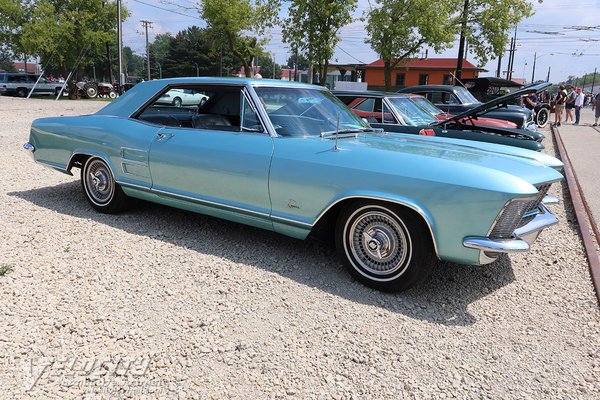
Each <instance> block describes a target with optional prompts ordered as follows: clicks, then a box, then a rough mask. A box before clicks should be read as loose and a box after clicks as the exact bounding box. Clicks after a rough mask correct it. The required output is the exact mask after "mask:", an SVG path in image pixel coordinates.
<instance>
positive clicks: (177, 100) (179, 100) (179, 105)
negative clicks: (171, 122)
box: [173, 97, 181, 107]
mask: <svg viewBox="0 0 600 400" xmlns="http://www.w3.org/2000/svg"><path fill="white" fill-rule="evenodd" d="M173 105H174V106H175V107H181V99H180V98H179V97H175V98H174V99H173Z"/></svg>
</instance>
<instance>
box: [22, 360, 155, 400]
mask: <svg viewBox="0 0 600 400" xmlns="http://www.w3.org/2000/svg"><path fill="white" fill-rule="evenodd" d="M151 363H152V359H151V357H135V358H125V357H119V356H116V357H110V358H98V359H83V358H79V357H68V358H64V359H56V358H40V359H29V360H27V361H24V372H25V374H24V377H25V382H24V384H25V390H26V391H32V390H34V389H35V387H36V386H38V385H42V384H44V385H46V384H51V385H57V386H61V387H78V388H80V389H91V390H98V389H103V390H106V389H110V388H112V389H114V390H117V389H119V388H118V386H119V385H118V383H117V380H125V381H126V384H127V388H123V387H121V391H122V389H125V390H126V391H131V389H132V388H133V387H137V388H138V390H139V391H142V390H144V391H147V392H149V393H153V392H156V391H157V390H158V388H159V386H160V385H158V383H157V382H154V384H152V385H150V384H149V383H148V382H145V381H144V382H142V381H141V379H139V378H141V377H143V376H145V375H146V373H147V372H148V370H149V368H150V365H151ZM136 378H137V379H138V381H137V382H136ZM123 383H125V382H123ZM121 386H123V385H121Z"/></svg>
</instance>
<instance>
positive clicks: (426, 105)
mask: <svg viewBox="0 0 600 400" xmlns="http://www.w3.org/2000/svg"><path fill="white" fill-rule="evenodd" d="M410 99H411V101H412V102H413V103H415V104H416V105H417V107H420V108H422V109H423V110H425V111H427V112H428V113H429V114H431V115H433V116H434V117H435V116H436V115H439V114H443V113H444V112H443V111H442V110H440V109H439V108H437V107H436V106H435V105H434V104H433V103H432V102H430V101H429V100H427V99H426V98H425V97H421V96H411V97H410Z"/></svg>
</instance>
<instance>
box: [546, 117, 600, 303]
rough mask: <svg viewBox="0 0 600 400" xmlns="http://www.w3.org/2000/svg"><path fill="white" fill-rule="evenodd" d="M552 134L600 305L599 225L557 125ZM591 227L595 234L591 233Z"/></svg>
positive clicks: (552, 128)
mask: <svg viewBox="0 0 600 400" xmlns="http://www.w3.org/2000/svg"><path fill="white" fill-rule="evenodd" d="M550 129H551V130H552V134H553V136H554V139H555V140H556V144H557V147H558V153H559V154H560V158H561V160H562V162H563V163H564V164H565V168H564V172H565V179H566V180H567V186H568V188H569V194H570V195H571V201H572V202H573V209H574V210H575V217H576V218H577V223H578V224H579V232H580V233H581V239H582V241H583V247H584V248H585V253H586V256H587V259H588V265H589V268H590V276H591V279H592V284H593V285H594V289H595V291H596V299H597V300H598V305H599V306H600V254H599V252H598V251H597V250H596V246H597V244H600V242H599V240H600V232H599V230H598V226H597V225H596V222H595V221H594V218H593V216H592V213H591V211H590V208H589V206H588V204H587V202H586V201H585V196H584V194H583V191H582V190H581V186H580V185H579V181H578V180H577V175H576V174H575V170H574V169H573V165H572V164H571V160H570V159H569V155H568V154H567V150H566V148H565V145H564V143H563V141H562V138H561V137H560V133H559V131H558V129H557V128H556V127H551V128H550ZM587 228H591V230H592V232H593V233H594V234H593V235H592V234H591V233H590V230H589V229H587Z"/></svg>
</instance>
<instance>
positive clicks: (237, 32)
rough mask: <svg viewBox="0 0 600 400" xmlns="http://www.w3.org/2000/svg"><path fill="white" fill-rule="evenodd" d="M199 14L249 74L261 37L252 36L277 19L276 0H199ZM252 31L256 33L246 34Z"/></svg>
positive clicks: (259, 46) (271, 24)
mask: <svg viewBox="0 0 600 400" xmlns="http://www.w3.org/2000/svg"><path fill="white" fill-rule="evenodd" d="M200 7H201V8H200V16H201V17H202V18H204V19H205V20H206V22H207V23H208V26H209V28H211V30H212V31H213V32H214V34H215V35H218V36H220V38H221V40H222V41H224V42H225V43H226V44H227V47H228V51H229V52H230V53H231V54H232V55H233V56H235V57H236V58H238V59H239V60H240V62H241V63H242V65H243V66H244V70H245V73H246V76H247V77H250V76H251V75H252V69H251V65H252V60H253V58H254V57H255V56H256V55H257V54H258V53H259V52H260V49H261V45H262V44H263V42H262V41H260V40H259V39H257V37H256V36H259V35H262V34H263V33H264V32H265V29H266V28H268V27H271V26H273V24H274V23H275V21H276V20H277V14H278V11H279V7H280V3H279V1H278V0H200ZM246 32H252V33H254V34H255V35H256V36H246ZM216 43H217V41H215V44H216Z"/></svg>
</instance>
